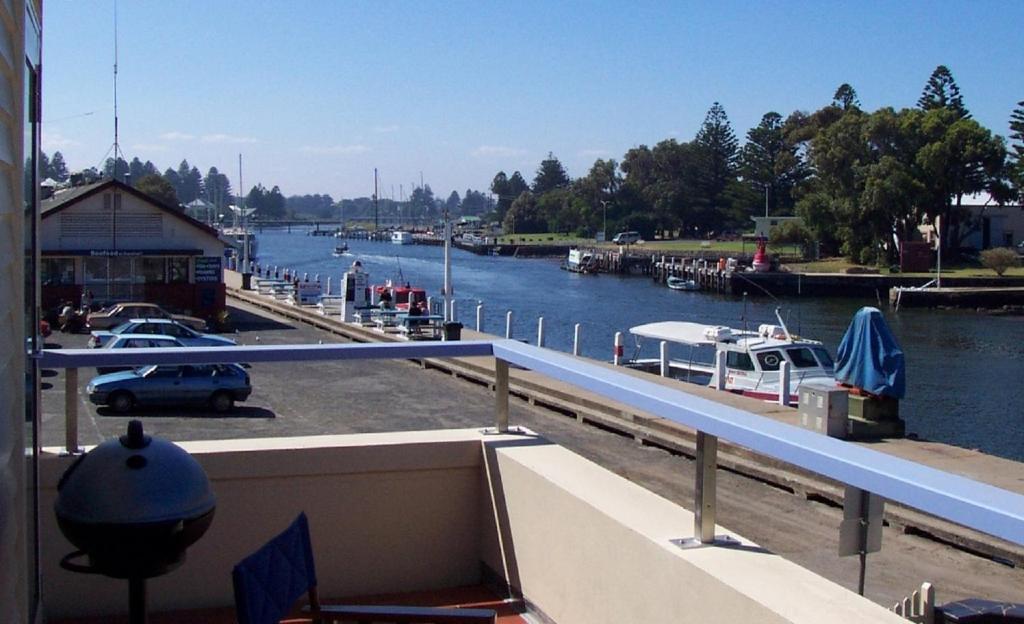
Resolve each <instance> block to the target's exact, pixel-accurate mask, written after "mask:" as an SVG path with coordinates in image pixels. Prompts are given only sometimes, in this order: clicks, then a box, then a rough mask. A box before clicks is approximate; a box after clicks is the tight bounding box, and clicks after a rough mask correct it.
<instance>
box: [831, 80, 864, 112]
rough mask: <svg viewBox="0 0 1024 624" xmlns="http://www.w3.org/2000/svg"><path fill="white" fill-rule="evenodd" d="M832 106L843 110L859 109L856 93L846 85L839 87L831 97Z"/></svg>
mask: <svg viewBox="0 0 1024 624" xmlns="http://www.w3.org/2000/svg"><path fill="white" fill-rule="evenodd" d="M832 104H834V105H835V106H838V107H839V108H841V109H843V110H849V109H851V108H860V100H858V99H857V91H856V90H854V88H853V87H851V86H850V85H849V84H848V83H845V82H844V83H843V84H841V85H839V88H838V89H836V93H835V95H833V96H832Z"/></svg>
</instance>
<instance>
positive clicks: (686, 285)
mask: <svg viewBox="0 0 1024 624" xmlns="http://www.w3.org/2000/svg"><path fill="white" fill-rule="evenodd" d="M665 285H666V286H668V287H669V288H671V289H672V290H697V289H698V288H699V287H698V286H697V282H695V281H693V280H692V279H687V278H685V277H678V276H676V275H671V276H669V278H668V279H666V280H665Z"/></svg>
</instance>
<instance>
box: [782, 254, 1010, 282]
mask: <svg viewBox="0 0 1024 624" xmlns="http://www.w3.org/2000/svg"><path fill="white" fill-rule="evenodd" d="M854 267H857V268H862V269H870V268H873V267H865V266H863V265H859V264H855V263H853V262H849V261H848V260H846V259H845V258H826V259H824V260H817V261H815V262H803V263H795V264H787V265H786V268H788V269H789V270H790V271H792V272H794V273H845V272H846V269H849V268H854ZM878 272H879V273H880V274H882V275H889V269H887V268H885V269H879V270H878ZM903 275H909V276H913V277H918V276H921V277H927V276H931V277H935V271H929V272H928V273H903ZM942 275H943V277H996V272H995V271H993V270H992V269H986V268H985V267H982V266H978V265H953V266H949V267H946V266H944V267H942ZM1003 275H1004V276H1006V277H1024V267H1013V268H1010V269H1008V270H1007V271H1006V272H1005V273H1003Z"/></svg>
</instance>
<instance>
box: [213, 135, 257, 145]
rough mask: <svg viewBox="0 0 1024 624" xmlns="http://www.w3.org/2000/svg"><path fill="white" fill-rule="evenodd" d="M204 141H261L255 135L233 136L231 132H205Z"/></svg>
mask: <svg viewBox="0 0 1024 624" xmlns="http://www.w3.org/2000/svg"><path fill="white" fill-rule="evenodd" d="M201 140H202V142H203V143H259V141H257V140H256V139H254V138H253V137H243V136H232V135H230V134H221V133H218V134H204V135H203V138H202V139H201Z"/></svg>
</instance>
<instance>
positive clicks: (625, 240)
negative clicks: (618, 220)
mask: <svg viewBox="0 0 1024 624" xmlns="http://www.w3.org/2000/svg"><path fill="white" fill-rule="evenodd" d="M639 240H640V233H639V232H619V233H618V234H616V235H615V237H614V238H613V239H612V242H613V243H615V244H616V245H632V244H633V243H635V242H637V241H639Z"/></svg>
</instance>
